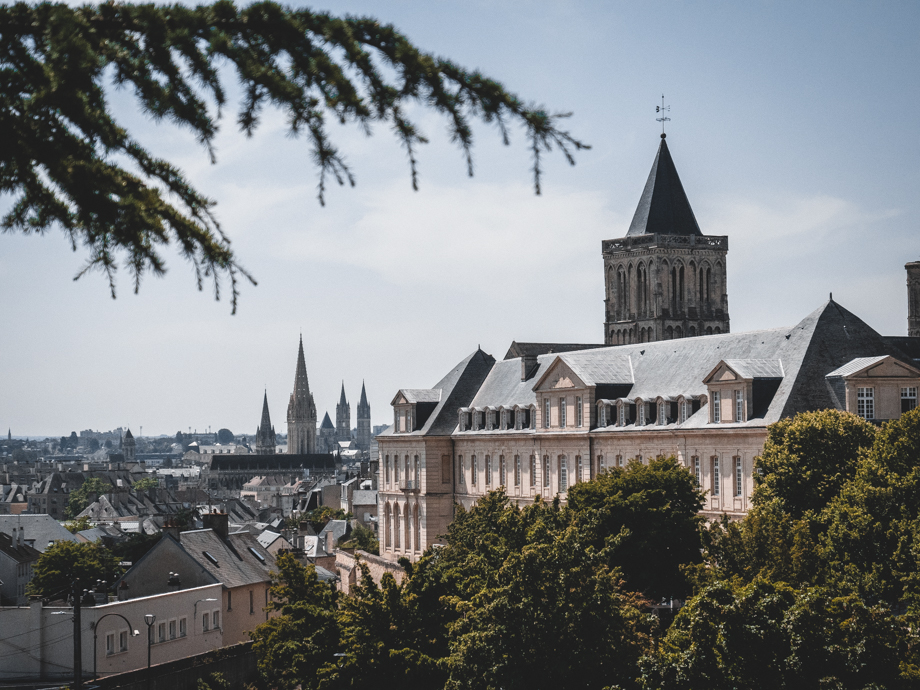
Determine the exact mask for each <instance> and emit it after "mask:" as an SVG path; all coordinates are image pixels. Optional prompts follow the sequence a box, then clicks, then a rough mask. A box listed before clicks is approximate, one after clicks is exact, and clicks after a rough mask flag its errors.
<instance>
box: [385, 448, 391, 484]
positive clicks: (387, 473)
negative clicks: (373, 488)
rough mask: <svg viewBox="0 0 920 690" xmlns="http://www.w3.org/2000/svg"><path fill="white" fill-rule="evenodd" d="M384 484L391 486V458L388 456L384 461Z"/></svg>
mask: <svg viewBox="0 0 920 690" xmlns="http://www.w3.org/2000/svg"><path fill="white" fill-rule="evenodd" d="M383 483H384V486H389V485H390V456H389V455H387V456H385V458H384V461H383Z"/></svg>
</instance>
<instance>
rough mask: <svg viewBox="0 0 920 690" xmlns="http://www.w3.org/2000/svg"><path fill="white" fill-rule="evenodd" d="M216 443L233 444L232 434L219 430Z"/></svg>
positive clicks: (225, 430) (227, 430)
mask: <svg viewBox="0 0 920 690" xmlns="http://www.w3.org/2000/svg"><path fill="white" fill-rule="evenodd" d="M217 442H218V443H223V444H225V445H226V444H228V443H233V432H232V431H230V429H220V430H219V431H218V432H217Z"/></svg>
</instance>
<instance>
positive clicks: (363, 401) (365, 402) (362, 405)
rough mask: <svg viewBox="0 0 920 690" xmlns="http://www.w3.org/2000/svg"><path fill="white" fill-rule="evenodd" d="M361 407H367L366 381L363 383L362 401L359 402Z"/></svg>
mask: <svg viewBox="0 0 920 690" xmlns="http://www.w3.org/2000/svg"><path fill="white" fill-rule="evenodd" d="M358 405H359V406H360V407H366V406H367V391H365V390H364V381H361V400H360V401H358Z"/></svg>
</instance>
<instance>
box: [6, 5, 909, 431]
mask: <svg viewBox="0 0 920 690" xmlns="http://www.w3.org/2000/svg"><path fill="white" fill-rule="evenodd" d="M311 6H312V7H314V8H315V9H325V10H328V11H330V12H332V13H335V14H346V13H348V14H359V15H372V16H375V17H377V18H378V19H379V20H380V21H382V22H386V23H392V24H394V25H395V26H396V27H397V28H398V29H399V30H400V31H402V32H403V33H404V34H406V35H407V36H408V37H409V38H410V39H412V40H413V41H414V42H415V43H416V44H417V45H419V46H420V47H421V48H422V49H425V50H428V51H431V52H433V53H436V54H438V55H442V56H446V57H449V58H451V59H452V60H454V61H455V62H457V63H459V64H461V65H464V66H466V67H469V68H480V69H481V70H482V71H483V72H484V73H486V74H487V75H489V76H491V77H493V78H495V79H497V80H499V81H500V82H502V83H503V84H504V85H505V86H506V87H508V88H509V89H510V90H512V91H514V92H516V93H517V94H518V95H520V96H521V97H522V98H523V99H525V100H527V101H534V102H537V103H541V104H544V105H546V106H547V107H548V108H549V109H550V110H552V111H572V112H573V113H574V114H573V116H572V117H571V118H570V120H569V121H568V122H567V128H568V129H569V130H570V131H571V132H572V133H573V134H574V135H575V136H576V137H578V138H579V139H582V140H584V141H586V142H588V143H590V144H591V145H592V147H593V148H592V150H590V151H586V152H583V153H581V154H579V155H578V156H577V165H576V166H575V167H574V168H570V167H569V166H568V165H566V164H565V163H564V161H563V159H562V157H561V156H560V155H558V152H556V153H554V154H553V155H550V156H549V157H548V159H547V165H546V175H545V177H544V180H543V195H542V196H539V197H538V196H535V195H534V193H533V188H532V184H531V178H530V174H529V169H528V165H529V156H528V150H527V146H526V142H525V141H524V140H523V137H522V136H521V133H520V132H512V145H511V146H510V147H504V146H502V145H501V143H500V138H499V135H498V134H497V132H495V131H494V129H491V128H488V127H485V126H479V127H477V129H476V140H475V149H474V152H473V155H474V162H475V170H476V175H475V177H474V178H472V179H469V178H467V177H466V174H465V166H464V163H463V160H462V157H461V155H460V153H459V152H458V151H457V149H456V148H455V147H454V146H453V145H451V144H450V142H449V141H448V138H447V136H446V134H445V126H444V123H443V122H441V121H439V120H438V119H437V118H434V117H432V116H431V115H430V114H428V113H426V112H424V111H419V112H418V113H417V119H418V121H419V123H420V125H421V128H422V130H423V131H424V133H425V134H426V135H428V137H429V138H430V139H431V142H432V143H431V144H429V145H427V146H425V147H423V148H422V150H421V152H420V154H419V161H420V175H421V179H420V191H419V192H417V193H416V192H412V190H411V184H410V178H409V172H408V165H407V163H406V160H405V156H404V154H403V152H402V150H401V149H400V147H399V145H398V143H397V142H396V141H395V139H394V138H393V137H392V135H391V134H390V133H389V132H388V131H387V129H386V128H385V127H380V126H378V127H377V128H376V130H375V132H374V135H373V136H372V137H370V138H366V137H364V136H363V135H362V134H360V133H358V132H357V130H355V129H354V128H350V127H336V128H333V133H334V135H335V136H336V140H337V142H338V143H339V144H340V147H341V149H342V150H343V151H344V152H345V154H346V156H347V158H348V160H349V161H350V163H351V164H352V165H353V167H354V170H355V173H356V177H357V187H355V188H338V187H336V188H335V189H332V190H331V191H330V193H329V195H328V198H327V204H326V206H325V207H320V206H319V204H318V203H317V201H316V179H317V178H316V171H315V170H314V169H313V167H312V164H311V163H310V160H309V154H308V147H307V144H306V143H305V142H303V141H300V140H292V139H291V138H289V137H288V136H287V135H286V130H285V124H284V122H283V118H282V117H280V116H279V115H278V113H276V112H273V111H268V112H267V113H266V115H265V118H264V121H263V124H262V126H261V127H260V128H259V129H258V130H257V131H256V133H255V135H254V136H253V137H252V138H251V139H247V138H245V137H244V136H242V135H240V134H239V133H238V132H237V131H236V126H235V122H234V117H235V112H234V106H235V104H236V103H238V100H237V101H234V100H232V98H231V101H230V103H231V106H230V107H229V108H227V109H225V113H224V119H223V121H222V130H221V134H220V135H219V136H218V139H217V157H218V162H217V165H213V166H212V165H210V163H209V162H208V157H207V155H206V153H205V151H204V150H202V148H201V147H200V146H198V145H197V144H196V143H195V142H194V140H193V138H191V137H190V136H189V135H188V132H185V131H183V130H179V129H177V128H175V127H173V126H171V125H169V124H167V123H163V124H159V125H157V124H154V123H152V122H151V121H149V120H148V119H146V118H144V117H143V116H142V115H139V114H138V112H137V110H136V106H135V103H134V101H133V99H132V98H131V95H130V93H129V92H125V91H121V92H117V91H114V90H113V91H112V94H111V98H112V101H113V103H116V104H117V106H118V109H119V112H120V113H123V114H122V116H121V117H122V120H121V122H122V123H123V124H125V125H127V126H128V127H129V128H131V129H133V130H135V131H136V133H137V135H138V137H139V138H140V139H141V141H142V142H144V143H146V144H149V146H150V147H151V148H152V149H153V150H154V151H155V152H156V153H158V154H160V155H163V156H166V157H167V158H169V159H171V160H172V161H173V162H175V163H176V164H178V165H179V167H180V168H182V169H183V170H184V171H185V172H186V173H187V174H188V176H189V177H190V179H191V180H192V181H193V183H194V184H196V186H197V187H198V188H199V189H200V190H202V191H203V192H204V193H206V194H207V195H209V196H210V197H211V198H213V199H215V200H216V201H217V202H218V205H217V215H218V217H219V219H220V220H221V222H222V224H223V226H224V229H225V230H226V231H227V233H228V234H229V236H230V237H231V238H232V240H233V246H234V248H235V250H236V252H238V256H239V258H240V260H241V262H242V263H243V265H244V266H246V268H247V269H249V270H250V271H251V272H252V273H253V274H254V275H255V277H256V278H257V279H258V280H259V286H258V287H250V286H246V285H244V286H243V287H242V296H241V299H240V307H239V313H238V314H237V315H236V316H231V315H230V306H229V304H228V303H227V302H226V301H225V300H222V301H221V302H214V300H213V298H212V296H211V294H210V293H209V292H208V291H207V290H206V291H205V292H203V293H199V292H197V291H196V290H195V283H194V277H193V275H192V271H191V268H190V267H189V266H188V265H187V264H185V263H183V261H182V260H181V258H179V257H178V255H177V254H175V253H172V254H171V255H169V256H168V259H169V264H168V268H169V271H168V273H167V275H166V276H165V277H164V278H163V279H153V278H148V279H147V280H146V281H145V282H144V283H143V284H142V285H141V289H140V294H139V295H134V294H133V291H132V287H131V285H130V281H129V280H128V279H127V278H128V277H127V275H126V274H125V272H124V271H121V272H120V275H119V282H118V299H117V300H115V301H113V300H111V299H110V298H109V296H108V288H107V285H106V283H105V280H104V278H103V277H101V276H100V275H99V274H91V275H89V276H86V277H84V278H82V279H81V280H79V281H77V282H73V280H72V278H73V276H74V275H75V274H76V273H77V271H79V270H80V268H81V267H82V265H83V263H84V261H85V259H86V254H85V253H84V252H83V250H82V249H78V251H77V252H76V253H74V252H72V251H71V250H70V246H69V244H68V241H67V240H66V238H65V237H64V236H63V235H62V234H61V233H60V232H57V231H52V232H49V233H47V234H46V235H45V236H44V237H25V236H19V235H9V234H0V322H2V324H3V328H2V329H0V429H2V430H3V433H4V434H5V433H6V430H7V429H8V428H9V429H12V433H13V435H14V436H25V435H29V436H30V437H33V438H34V437H35V436H36V435H38V434H43V435H49V436H61V435H67V434H69V433H70V432H71V431H74V430H75V431H77V432H78V433H79V431H80V430H81V429H86V428H93V429H99V430H103V431H104V430H108V429H114V428H116V427H119V426H123V427H127V426H130V428H131V429H132V430H134V431H138V430H139V428H140V427H141V426H143V428H144V431H145V434H146V435H159V434H167V435H172V434H175V433H176V431H178V430H182V431H183V432H184V431H186V430H187V428H188V426H189V425H191V426H192V427H193V428H195V427H197V428H198V429H199V430H201V429H203V428H206V427H207V426H208V425H210V426H211V427H212V428H213V429H214V430H216V429H219V428H221V427H226V428H229V429H230V430H232V431H233V432H234V433H236V434H244V433H245V434H247V435H252V434H253V433H254V432H255V429H256V426H257V425H258V423H259V419H260V412H261V406H262V395H263V390H264V389H266V388H267V392H268V401H269V407H270V411H271V416H272V422H273V424H274V426H275V429H276V431H278V432H281V433H283V432H284V431H285V430H286V424H285V418H286V411H287V402H288V397H289V395H290V393H291V390H292V387H293V382H294V369H295V362H296V354H297V339H298V335H299V333H300V332H301V330H302V332H303V337H304V349H305V353H306V361H307V369H308V373H309V379H310V387H311V391H312V392H313V395H314V399H315V401H316V407H317V416H318V419H319V420H320V421H321V420H322V418H323V415H324V414H325V413H326V412H327V411H328V412H329V414H330V417H332V418H333V419H334V418H335V404H336V402H337V401H338V396H339V390H340V386H341V384H342V380H343V379H344V382H345V390H346V395H347V396H348V399H349V402H350V403H351V404H352V409H353V415H352V416H353V421H354V408H355V407H356V405H357V401H358V398H359V396H360V392H361V381H362V379H363V380H364V381H365V382H366V385H367V393H368V397H369V400H370V403H371V408H372V423H373V424H375V425H377V424H384V423H387V422H388V421H389V419H390V418H391V416H392V413H391V410H390V407H389V403H390V401H391V400H392V398H393V397H394V395H395V394H396V391H397V390H398V389H399V388H408V387H419V388H423V387H431V386H433V385H434V384H435V383H436V382H437V381H438V380H439V379H440V378H441V377H442V376H443V375H444V374H445V373H446V372H447V371H449V370H450V369H451V367H453V366H454V365H455V364H456V363H457V362H458V361H460V360H461V359H462V358H463V357H465V356H467V355H468V354H470V353H471V352H473V351H475V349H476V348H477V346H479V345H481V346H482V348H483V350H485V351H486V352H489V353H490V354H492V355H493V356H495V357H496V359H501V358H502V357H503V356H504V354H505V351H506V350H507V348H508V346H509V345H510V343H511V341H512V340H519V341H568V342H584V343H590V342H603V331H602V325H603V320H604V310H603V298H604V282H603V263H602V259H601V241H602V240H604V239H610V238H614V237H621V236H623V235H625V233H626V230H627V228H628V226H629V222H630V219H631V218H632V214H633V211H634V210H635V208H636V204H637V203H638V201H639V196H640V194H641V192H642V187H643V185H644V183H645V180H646V177H647V175H648V172H649V169H650V167H651V165H652V160H653V158H654V156H655V152H656V149H657V146H658V143H659V135H660V131H661V130H660V124H659V123H658V122H656V121H655V117H656V115H655V106H656V105H659V104H660V99H661V94H662V93H664V95H665V99H666V103H667V104H669V105H670V106H671V111H670V112H669V116H670V117H671V121H670V122H669V123H667V124H668V129H667V131H668V144H669V147H670V150H671V153H672V155H673V157H674V161H675V164H676V166H677V170H678V172H679V174H680V177H681V180H682V182H683V185H684V188H685V190H686V192H687V195H688V197H689V199H690V203H691V205H692V207H693V210H694V213H695V215H696V218H697V221H698V222H699V225H700V228H701V229H702V231H703V232H704V233H705V234H708V235H727V236H728V237H729V252H728V300H729V311H730V315H731V330H732V331H736V332H737V331H747V330H755V329H763V328H773V327H778V326H785V325H792V324H795V323H796V322H798V321H799V320H800V319H802V318H803V317H804V316H805V315H807V314H808V313H810V312H811V311H813V310H814V309H816V308H817V307H818V306H820V304H822V303H823V302H824V301H825V300H826V299H827V297H828V294H829V293H831V292H833V294H834V299H835V300H836V301H837V302H839V303H840V304H842V305H843V306H844V307H846V308H847V309H849V310H850V311H852V312H853V313H855V314H856V315H857V316H859V317H860V318H862V319H863V320H865V321H866V322H867V323H868V324H869V325H870V326H872V327H873V328H875V329H876V330H878V331H879V332H881V333H883V334H885V335H903V334H905V333H906V324H907V292H906V287H905V280H906V276H905V272H904V264H905V263H906V262H908V261H915V260H920V240H918V238H920V232H918V227H917V225H918V221H917V219H918V217H920V195H918V193H917V190H918V189H920V135H918V132H920V126H918V125H920V115H918V113H920V102H918V101H920V70H918V69H917V65H918V64H920V41H918V40H917V37H916V27H917V26H920V5H918V4H917V3H915V2H890V3H884V4H868V3H858V2H829V1H825V2H813V3H793V2H754V3H725V2H711V3H666V2H658V3H639V2H635V3H608V2H575V1H568V2H567V1H562V0H559V1H554V2H549V1H547V2H520V1H515V2H511V1H510V0H509V1H508V2H503V3H494V2H485V1H482V2H436V3H433V2H423V1H421V0H417V1H416V0H402V1H400V0H397V1H395V2H392V3H386V4H380V3H373V2H369V1H366V0H361V1H358V0H355V1H348V2H324V3H321V4H314V5H311ZM232 84H233V82H232V79H231V80H229V81H228V82H227V85H228V86H230V85H232ZM230 91H231V92H232V93H233V92H234V90H233V89H232V88H231V89H230ZM8 206H9V198H8V197H2V196H0V209H2V208H8Z"/></svg>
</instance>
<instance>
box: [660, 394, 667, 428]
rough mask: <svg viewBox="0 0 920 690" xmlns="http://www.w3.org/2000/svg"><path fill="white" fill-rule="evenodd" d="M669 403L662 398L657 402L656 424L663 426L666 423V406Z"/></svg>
mask: <svg viewBox="0 0 920 690" xmlns="http://www.w3.org/2000/svg"><path fill="white" fill-rule="evenodd" d="M668 404H669V403H666V402H664V401H663V400H662V401H661V402H660V403H658V424H659V425H660V426H664V425H665V424H667V423H668V410H667V407H668Z"/></svg>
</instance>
